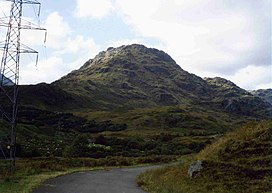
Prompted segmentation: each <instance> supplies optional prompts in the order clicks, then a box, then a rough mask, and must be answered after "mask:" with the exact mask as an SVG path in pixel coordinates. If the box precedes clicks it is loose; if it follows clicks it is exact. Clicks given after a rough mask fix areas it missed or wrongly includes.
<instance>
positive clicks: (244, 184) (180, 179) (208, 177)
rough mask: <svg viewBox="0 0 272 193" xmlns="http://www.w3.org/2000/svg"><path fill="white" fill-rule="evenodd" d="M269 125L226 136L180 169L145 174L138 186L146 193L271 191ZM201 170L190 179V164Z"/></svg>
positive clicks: (271, 127) (254, 125)
mask: <svg viewBox="0 0 272 193" xmlns="http://www.w3.org/2000/svg"><path fill="white" fill-rule="evenodd" d="M271 137H272V121H265V122H261V123H250V124H247V125H245V126H243V127H242V128H241V129H239V130H237V131H233V132H231V133H229V134H226V135H225V136H224V137H222V138H221V139H219V140H218V141H215V142H214V143H213V144H211V145H209V146H208V147H206V148H205V149H204V150H202V151H201V152H200V153H199V154H198V155H197V156H196V157H195V158H193V159H187V161H186V163H184V164H183V165H178V166H174V167H168V168H162V169H157V170H152V171H148V172H146V173H143V174H141V175H139V177H138V184H139V185H141V186H142V187H143V188H144V189H145V190H147V191H148V192H150V193H164V192H171V193H196V192H198V193H213V192H214V193H265V192H269V191H271V190H272V148H271V147H272V138H271ZM196 159H198V160H202V161H203V167H204V169H203V170H201V171H200V172H199V173H198V174H197V175H196V177H195V178H194V179H190V178H189V176H188V174H187V171H188V168H189V165H190V163H191V162H192V160H196Z"/></svg>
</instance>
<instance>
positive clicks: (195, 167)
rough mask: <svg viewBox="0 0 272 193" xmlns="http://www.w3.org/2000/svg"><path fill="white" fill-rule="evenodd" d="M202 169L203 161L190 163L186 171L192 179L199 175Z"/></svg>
mask: <svg viewBox="0 0 272 193" xmlns="http://www.w3.org/2000/svg"><path fill="white" fill-rule="evenodd" d="M202 169H203V161H201V160H197V161H194V162H192V163H191V165H190V167H189V169H188V175H189V177H190V178H194V177H195V176H196V175H197V173H199V172H200V171H201V170H202Z"/></svg>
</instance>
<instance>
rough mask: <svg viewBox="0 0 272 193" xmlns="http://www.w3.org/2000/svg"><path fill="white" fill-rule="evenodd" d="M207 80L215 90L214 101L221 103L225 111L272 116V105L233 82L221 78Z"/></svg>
mask: <svg viewBox="0 0 272 193" xmlns="http://www.w3.org/2000/svg"><path fill="white" fill-rule="evenodd" d="M205 80H206V81H207V82H208V84H209V85H210V86H211V87H212V89H213V95H214V97H215V98H214V99H213V101H214V102H218V103H220V104H221V107H222V108H223V109H224V110H226V111H228V112H233V113H238V114H243V115H255V116H258V115H260V114H267V115H271V104H269V103H268V102H266V101H265V100H263V99H262V98H261V97H259V96H256V95H253V94H252V93H250V92H248V91H246V90H244V89H242V88H240V87H238V86H237V85H235V84H234V83H233V82H231V81H229V80H226V79H223V78H220V77H215V78H205ZM260 111H261V112H260Z"/></svg>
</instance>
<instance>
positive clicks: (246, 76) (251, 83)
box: [226, 65, 272, 90]
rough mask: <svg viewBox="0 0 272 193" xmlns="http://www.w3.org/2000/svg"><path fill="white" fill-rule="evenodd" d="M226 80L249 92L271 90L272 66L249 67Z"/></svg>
mask: <svg viewBox="0 0 272 193" xmlns="http://www.w3.org/2000/svg"><path fill="white" fill-rule="evenodd" d="M226 78H227V79H230V80H232V81H233V82H235V83H236V84H237V85H238V86H240V87H242V88H245V89H248V90H254V89H261V88H271V87H272V66H255V65H249V66H247V67H245V68H243V69H240V70H238V71H237V72H236V73H235V74H234V75H233V76H227V77H226Z"/></svg>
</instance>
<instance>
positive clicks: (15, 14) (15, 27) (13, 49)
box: [0, 0, 45, 167]
mask: <svg viewBox="0 0 272 193" xmlns="http://www.w3.org/2000/svg"><path fill="white" fill-rule="evenodd" d="M5 1H10V2H11V9H10V15H9V17H4V18H0V26H2V27H7V33H6V39H5V41H4V42H0V50H2V51H3V56H2V60H1V66H0V101H1V102H0V114H1V115H2V122H3V121H5V122H7V123H8V125H9V128H10V131H9V132H8V133H7V135H6V136H7V138H8V141H4V140H1V138H0V146H1V145H2V147H1V148H0V149H1V152H2V153H3V154H4V155H3V157H4V158H8V159H10V160H11V162H12V164H11V166H12V167H14V166H15V156H16V119H17V110H18V105H17V98H18V85H19V66H20V54H21V53H34V54H37V58H38V52H37V51H35V50H33V49H31V48H29V47H27V46H25V45H23V44H22V43H21V29H37V30H45V29H43V28H40V27H39V26H38V25H36V24H32V23H31V22H27V23H26V24H24V23H23V22H22V21H23V20H22V12H23V4H36V5H38V6H39V10H40V3H39V2H38V1H36V0H5ZM38 14H39V13H38ZM2 139H3V138H2ZM3 144H4V145H5V146H6V147H3ZM3 149H4V150H5V149H8V150H7V152H8V154H9V155H5V151H4V150H3ZM1 152H0V153H1Z"/></svg>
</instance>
